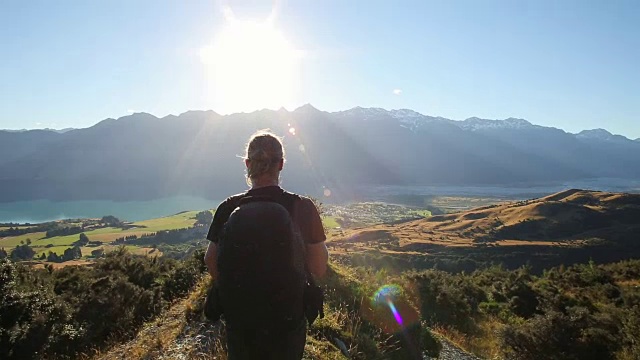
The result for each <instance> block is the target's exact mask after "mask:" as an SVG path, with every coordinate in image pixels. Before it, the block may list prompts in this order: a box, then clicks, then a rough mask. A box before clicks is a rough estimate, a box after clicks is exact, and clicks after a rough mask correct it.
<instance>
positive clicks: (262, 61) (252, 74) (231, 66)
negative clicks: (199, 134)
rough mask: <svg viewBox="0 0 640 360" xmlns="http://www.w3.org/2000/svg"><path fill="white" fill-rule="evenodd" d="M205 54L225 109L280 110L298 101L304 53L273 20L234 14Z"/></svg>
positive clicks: (202, 53) (216, 94) (234, 110)
mask: <svg viewBox="0 0 640 360" xmlns="http://www.w3.org/2000/svg"><path fill="white" fill-rule="evenodd" d="M200 58H201V60H202V61H203V63H205V64H206V65H207V67H208V69H209V71H210V76H211V85H212V86H213V88H214V89H215V96H216V97H217V98H216V99H215V103H217V104H221V105H222V107H223V108H224V109H220V110H222V111H223V112H228V113H230V112H243V111H253V110H259V109H264V108H267V109H278V108H280V107H282V106H287V105H288V104H290V103H291V102H292V100H293V95H294V90H295V89H294V87H295V85H296V67H297V63H298V58H299V54H298V52H297V51H296V50H295V49H293V47H292V46H291V45H290V43H289V42H288V41H287V39H286V38H285V37H284V35H283V34H282V33H281V32H280V31H279V30H278V29H277V28H276V27H275V26H274V24H273V22H272V21H264V22H256V21H240V20H236V19H233V18H232V17H230V18H228V19H227V23H226V24H225V26H224V27H223V28H221V29H220V30H219V31H218V32H217V34H216V36H215V39H214V41H213V43H212V44H211V45H208V46H205V47H203V48H201V49H200Z"/></svg>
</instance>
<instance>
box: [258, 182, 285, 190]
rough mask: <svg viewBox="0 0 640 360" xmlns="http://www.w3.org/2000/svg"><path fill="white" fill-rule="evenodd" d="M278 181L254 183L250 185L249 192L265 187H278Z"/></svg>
mask: <svg viewBox="0 0 640 360" xmlns="http://www.w3.org/2000/svg"><path fill="white" fill-rule="evenodd" d="M278 185H279V184H278V180H267V181H254V182H253V183H252V184H251V190H253V189H259V188H263V187H267V186H278Z"/></svg>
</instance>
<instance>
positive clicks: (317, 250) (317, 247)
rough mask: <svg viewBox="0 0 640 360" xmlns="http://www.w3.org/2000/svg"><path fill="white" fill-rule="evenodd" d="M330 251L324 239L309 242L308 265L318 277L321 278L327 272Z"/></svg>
mask: <svg viewBox="0 0 640 360" xmlns="http://www.w3.org/2000/svg"><path fill="white" fill-rule="evenodd" d="M328 261H329V251H328V250H327V246H326V245H325V243H324V241H323V242H320V243H316V244H307V266H308V267H309V271H310V272H311V273H312V274H313V276H315V277H316V278H321V277H323V276H324V274H325V273H326V272H327V262H328Z"/></svg>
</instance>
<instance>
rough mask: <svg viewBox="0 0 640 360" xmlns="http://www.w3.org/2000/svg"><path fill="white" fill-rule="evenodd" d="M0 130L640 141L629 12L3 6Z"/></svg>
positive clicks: (476, 7)
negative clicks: (130, 122)
mask: <svg viewBox="0 0 640 360" xmlns="http://www.w3.org/2000/svg"><path fill="white" fill-rule="evenodd" d="M0 22H2V24H3V30H2V31H1V32H0V49H1V50H0V51H1V55H2V56H0V79H2V81H0V109H1V110H0V128H5V129H22V128H27V129H31V128H45V127H50V128H58V129H60V128H68V127H76V128H77V127H88V126H91V125H93V124H95V123H97V122H99V121H101V120H103V119H105V118H109V117H112V118H118V117H121V116H124V115H127V114H129V113H133V112H148V113H151V114H154V115H156V116H165V115H168V114H180V113H183V112H185V111H188V110H206V109H212V110H214V111H216V112H218V113H221V114H229V113H234V112H251V111H255V110H259V109H262V108H269V109H274V110H275V109H279V108H280V107H282V106H284V107H285V108H287V109H288V110H293V109H295V108H296V107H298V106H300V105H303V104H305V103H311V104H313V105H314V106H315V107H317V108H319V109H321V110H325V111H339V110H345V109H349V108H353V107H356V106H362V107H380V108H386V109H401V108H408V109H413V110H416V111H418V112H420V113H423V114H426V115H433V116H443V117H446V118H450V119H456V120H462V119H466V118H468V117H473V116H477V117H481V118H488V119H505V118H508V117H516V118H524V119H527V120H529V121H531V122H532V123H535V124H540V125H544V126H554V127H558V128H561V129H564V130H567V131H570V132H578V131H581V130H583V129H594V128H605V129H607V130H609V131H611V132H613V133H617V134H622V135H625V136H628V137H630V138H633V139H635V138H638V137H640V126H639V125H638V123H639V119H640V101H639V99H638V95H639V94H640V71H638V66H637V64H639V63H640V37H639V36H638V34H639V33H640V2H638V1H632V0H621V1H615V2H607V1H592V0H587V1H552V0H542V1H501V0H498V1H471V0H458V1H402V2H397V1H348V2H347V1H337V0H327V1H270V0H241V1H237V0H230V1H214V0H194V1H188V2H182V1H175V0H160V1H155V0H154V1H151V0H139V1H128V0H113V1H103V2H95V1H77V0H61V1H56V2H53V1H37V0H25V1H12V2H8V3H4V4H3V5H2V10H1V11H0Z"/></svg>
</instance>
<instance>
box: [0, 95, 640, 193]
mask: <svg viewBox="0 0 640 360" xmlns="http://www.w3.org/2000/svg"><path fill="white" fill-rule="evenodd" d="M262 128H270V129H272V130H273V131H275V132H276V133H278V134H281V135H284V137H285V145H286V147H287V149H286V150H287V165H286V169H285V172H284V173H283V185H284V186H285V187H288V188H290V189H291V190H294V191H299V192H302V193H308V194H312V195H315V196H323V193H324V189H326V188H329V189H330V190H331V194H332V195H331V199H329V200H332V199H336V200H339V199H353V198H358V197H361V196H362V195H363V194H362V188H363V186H364V185H376V186H380V185H382V186H387V185H393V186H407V185H412V186H413V185H447V186H468V185H472V186H477V185H492V186H505V185H506V186H509V185H513V184H521V185H527V184H532V183H536V184H541V183H542V184H544V183H549V182H566V181H574V180H585V179H596V178H616V179H628V180H638V179H640V142H639V141H631V140H629V139H627V138H625V137H623V136H619V135H612V134H611V133H609V132H608V131H606V130H588V131H583V132H581V133H580V134H571V133H567V132H565V131H563V130H560V129H556V128H550V127H544V126H539V125H534V124H531V123H530V122H528V121H526V120H523V119H516V118H509V119H506V120H487V119H480V118H469V119H466V120H464V121H454V120H449V119H445V118H442V117H431V116H426V115H422V114H420V113H418V112H415V111H413V110H409V109H399V110H385V109H380V108H361V107H356V108H353V109H350V110H346V111H339V112H333V113H330V112H325V111H321V110H318V109H316V108H315V107H313V106H312V105H311V104H306V105H304V106H301V107H299V108H297V109H295V110H294V111H287V110H285V109H280V110H278V111H273V110H264V109H263V110H259V111H254V112H251V113H241V114H230V115H220V114H217V113H215V112H214V111H188V112H185V113H182V114H180V115H177V116H176V115H169V116H165V117H162V118H158V117H156V116H154V115H151V114H148V113H135V114H132V115H128V116H124V117H121V118H119V119H105V120H103V121H101V122H99V123H98V124H96V125H94V126H92V127H89V128H85V129H75V130H72V131H66V132H64V133H57V132H53V131H38V130H33V131H25V132H7V131H0V166H1V167H2V169H3V171H2V172H0V201H3V202H7V201H17V200H30V199H51V200H75V199H109V200H137V199H156V198H161V197H167V196H173V195H196V196H205V197H209V198H212V199H221V198H224V197H226V196H228V195H229V194H231V193H235V192H240V191H243V190H244V188H245V185H244V178H243V174H244V168H243V164H242V162H241V161H239V160H238V155H239V154H241V153H242V149H243V148H244V146H245V142H246V140H247V138H248V137H249V135H250V134H251V133H253V132H255V131H256V130H257V129H262ZM291 128H293V130H291Z"/></svg>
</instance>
